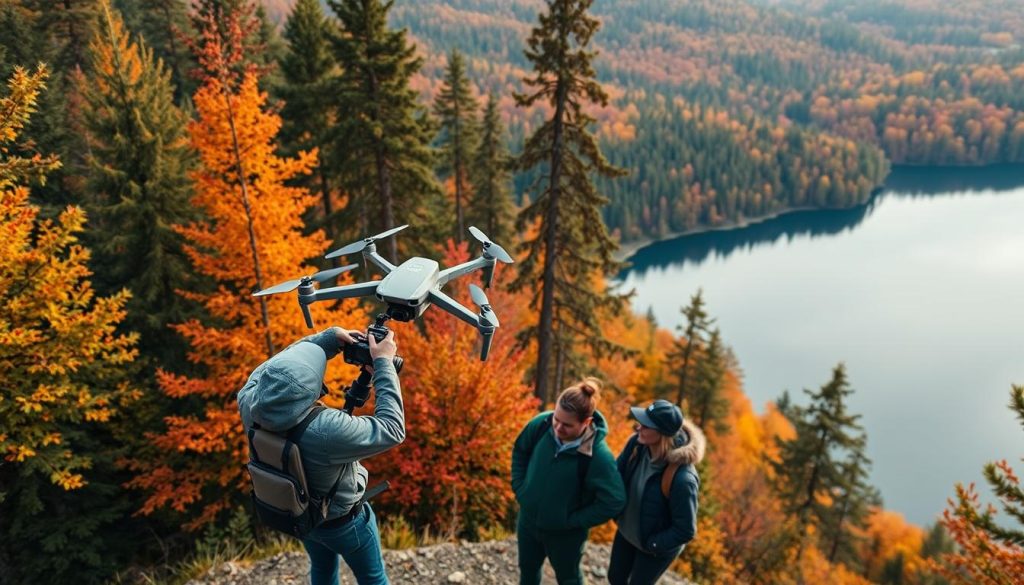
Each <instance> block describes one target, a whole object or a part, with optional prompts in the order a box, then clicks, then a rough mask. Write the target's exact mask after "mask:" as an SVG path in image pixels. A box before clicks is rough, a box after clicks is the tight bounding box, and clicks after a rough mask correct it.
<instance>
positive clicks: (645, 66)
mask: <svg viewBox="0 0 1024 585" xmlns="http://www.w3.org/2000/svg"><path fill="white" fill-rule="evenodd" d="M324 4H325V6H326V3H324ZM270 5H271V12H272V14H273V13H276V14H277V18H282V17H283V14H282V11H283V10H285V8H284V3H283V2H281V1H278V2H273V3H270ZM541 6H542V3H541V2H539V1H538V0H513V1H503V0H501V1H499V0H455V1H451V2H436V1H424V2H398V3H396V4H395V7H394V10H393V12H392V21H393V24H394V25H396V26H401V27H406V28H408V30H409V32H410V34H411V36H412V37H413V39H414V40H415V41H416V42H417V44H418V46H419V49H420V51H421V52H422V54H423V55H424V56H425V63H424V67H423V69H422V76H421V79H420V81H419V82H418V89H420V91H421V93H422V94H423V96H424V99H430V98H432V96H434V95H436V92H437V91H438V89H439V87H440V84H441V78H442V72H443V69H444V65H445V63H446V54H447V53H448V52H449V51H451V50H452V49H458V50H459V51H461V52H463V53H464V54H465V55H467V57H468V69H469V73H470V77H471V78H473V79H474V80H475V85H476V89H477V91H478V93H480V94H484V93H488V92H490V93H495V94H496V95H497V96H498V97H499V98H500V101H501V104H502V108H503V111H504V114H505V115H506V117H507V119H508V121H509V123H510V134H511V141H510V142H511V145H512V147H513V150H516V149H518V148H519V145H521V144H522V138H523V136H524V135H525V134H526V133H527V132H528V131H529V129H530V128H531V127H532V125H533V124H535V122H536V120H537V116H538V115H539V114H540V112H538V111H532V112H531V111H522V110H519V109H516V108H515V105H514V101H513V99H512V95H513V93H514V92H516V91H521V90H522V86H521V79H522V78H523V77H524V76H525V75H526V73H527V70H526V60H525V57H524V56H523V48H524V39H525V38H526V36H527V35H528V33H529V30H530V28H531V27H532V26H533V25H534V24H535V20H536V14H537V11H538V10H539V8H540V7H541ZM594 12H595V14H596V15H598V16H599V17H600V18H601V19H602V21H603V27H602V29H601V31H600V32H599V33H598V35H597V37H596V44H597V46H598V49H599V51H600V57H599V59H598V62H597V72H598V76H599V78H600V79H601V80H602V82H604V83H605V84H606V87H607V88H608V89H609V91H610V93H611V96H612V100H611V103H610V104H609V105H608V106H607V107H604V108H598V109H596V110H594V111H593V112H592V114H593V115H594V116H595V118H596V119H597V121H598V132H599V135H600V136H601V137H602V141H603V148H604V150H605V154H606V155H607V156H608V158H609V160H611V161H612V162H613V163H615V164H617V165H619V166H622V167H624V168H626V169H628V170H629V171H630V175H629V176H628V177H625V178H622V179H617V180H615V181H604V182H602V184H601V190H602V192H603V193H604V194H605V195H606V196H608V197H609V199H610V203H609V205H608V206H607V208H606V209H605V213H604V217H605V221H606V223H607V224H608V227H609V228H610V229H611V230H612V231H614V232H616V233H617V234H618V235H619V236H620V238H621V239H622V241H624V242H625V241H630V240H637V239H643V238H649V237H660V236H664V235H666V234H669V233H678V232H685V231H687V230H691V229H693V228H696V227H701V226H716V225H725V224H729V223H742V222H743V221H745V220H747V219H751V218H757V217H764V216H770V215H773V214H776V213H778V212H780V211H785V210H788V209H793V208H800V207H812V208H814V207H819V208H836V207H850V206H854V205H859V204H862V203H864V202H865V201H866V200H867V198H868V197H869V196H870V194H871V191H872V189H873V188H874V187H876V186H878V185H880V184H881V182H882V181H883V180H884V178H885V176H886V174H887V173H888V165H889V163H893V164H912V165H981V164H992V163H1006V162H1011V163H1012V162H1022V161H1024V97H1022V96H1024V64H1022V63H1024V51H1022V49H1021V48H1020V39H1022V38H1024V18H1022V16H1021V11H1020V10H1019V9H1015V8H1014V6H1013V3H1011V2H996V3H983V2H980V1H977V0H972V1H971V2H965V3H958V4H956V5H955V6H947V5H946V4H944V3H941V2H938V1H937V0H915V1H913V2H904V3H899V4H895V3H892V2H888V1H886V0H871V1H868V2H860V3H857V4H856V5H855V6H854V5H848V4H846V3H841V2H830V1H824V0H784V1H770V2H752V1H747V0H724V1H715V2H711V1H709V0H653V1H643V2H640V1H636V0H633V1H609V0H598V1H597V2H595V3H594ZM328 13H330V10H329V8H328ZM530 179H531V178H530V177H529V176H526V175H521V176H519V177H517V187H518V191H519V192H520V193H521V192H522V190H523V188H524V187H525V185H526V184H528V182H529V181H530Z"/></svg>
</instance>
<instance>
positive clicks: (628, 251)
mask: <svg viewBox="0 0 1024 585" xmlns="http://www.w3.org/2000/svg"><path fill="white" fill-rule="evenodd" d="M881 191H882V188H881V187H876V188H875V190H874V191H872V192H871V196H870V197H868V199H867V201H865V202H864V203H861V204H859V205H854V206H852V207H812V206H803V207H791V208H789V209H784V210H782V211H776V212H775V213H770V214H768V215H762V216H760V217H754V218H744V219H740V220H738V221H729V222H725V223H723V224H721V225H715V226H701V227H696V228H693V229H691V230H684V231H681V232H669V233H667V234H665V235H664V236H662V237H660V238H651V237H647V238H640V239H639V240H632V241H630V242H627V243H625V244H619V249H618V250H616V252H615V254H614V258H615V260H617V261H619V262H626V261H628V260H629V259H630V258H632V257H633V256H635V255H636V253H637V252H639V251H640V250H642V249H644V248H646V247H647V246H650V245H651V244H657V243H658V242H665V241H668V240H674V239H676V238H681V237H683V236H696V235H698V234H706V233H709V232H723V231H729V230H736V229H743V228H745V227H750V226H752V225H757V224H759V223H764V222H766V221H770V220H773V219H778V218H780V217H782V216H784V215H788V214H790V213H797V212H800V211H829V210H838V209H856V208H858V207H861V206H863V205H867V204H868V203H870V202H871V200H872V199H874V198H875V196H876V195H877V194H878V193H880V192H881Z"/></svg>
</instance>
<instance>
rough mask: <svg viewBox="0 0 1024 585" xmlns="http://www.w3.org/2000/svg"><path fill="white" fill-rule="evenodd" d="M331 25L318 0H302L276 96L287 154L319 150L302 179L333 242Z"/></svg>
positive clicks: (287, 31)
mask: <svg viewBox="0 0 1024 585" xmlns="http://www.w3.org/2000/svg"><path fill="white" fill-rule="evenodd" d="M329 35H330V24H329V22H328V20H327V18H326V17H325V16H324V12H323V9H322V8H321V7H320V2H319V1H318V0H299V1H298V2H297V3H296V4H295V8H294V9H293V10H292V13H291V15H290V16H289V17H288V20H287V21H286V22H285V25H284V38H285V40H286V41H287V43H288V52H287V53H286V54H285V56H284V59H283V60H282V61H281V76H282V79H283V82H282V85H281V86H280V87H278V88H277V94H278V95H279V96H280V97H281V98H282V99H283V100H284V106H283V108H282V109H281V118H282V120H283V126H282V127H281V134H280V139H281V143H282V146H283V150H284V151H285V154H288V155H294V154H296V153H298V152H300V151H303V150H307V151H311V150H313V149H314V148H316V149H317V169H316V171H315V173H314V175H312V176H311V177H308V178H305V179H304V181H303V182H304V183H305V184H304V186H305V187H307V188H308V189H309V190H310V191H312V192H316V193H319V195H320V200H321V203H322V205H323V220H322V221H318V222H314V223H316V224H319V225H322V226H323V227H324V230H325V232H326V233H327V237H328V239H329V240H331V241H332V242H333V241H334V230H333V225H332V223H333V220H334V218H333V215H334V206H333V204H332V201H331V190H332V186H331V179H330V177H329V173H328V168H327V166H328V165H327V164H326V161H327V160H328V158H329V157H328V155H327V152H328V149H329V147H330V144H329V135H328V129H329V127H330V123H331V120H332V118H333V117H334V116H336V114H335V113H334V111H333V110H332V109H331V108H328V107H327V106H326V104H327V103H329V101H330V100H329V98H328V96H329V94H328V82H329V80H330V78H331V76H332V75H333V74H334V72H335V69H336V67H337V66H336V65H335V62H334V56H333V55H332V54H331V46H330V41H329Z"/></svg>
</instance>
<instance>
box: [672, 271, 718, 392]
mask: <svg viewBox="0 0 1024 585" xmlns="http://www.w3.org/2000/svg"><path fill="white" fill-rule="evenodd" d="M681 311H682V313H683V316H684V317H686V326H685V327H683V326H681V325H678V326H676V329H678V330H680V331H681V332H682V334H683V336H682V338H681V339H678V340H676V341H675V342H674V343H673V349H672V352H671V353H669V355H668V356H667V357H668V363H669V367H671V368H672V369H674V370H675V371H676V375H677V377H678V378H679V385H678V386H677V388H676V404H678V405H679V406H683V401H684V400H685V399H686V393H687V391H689V390H690V388H689V387H688V384H689V383H690V377H691V375H692V370H693V369H694V364H695V362H696V359H697V354H698V353H700V352H701V351H702V348H703V346H704V345H705V343H706V342H705V339H704V336H705V335H707V333H708V332H709V331H710V329H711V325H712V324H714V322H715V320H714V319H710V318H708V313H707V311H706V310H705V308H704V291H703V290H702V289H697V293H696V294H694V295H693V296H692V297H690V304H689V305H687V306H685V307H683V308H682V309H681Z"/></svg>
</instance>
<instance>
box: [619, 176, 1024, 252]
mask: <svg viewBox="0 0 1024 585" xmlns="http://www.w3.org/2000/svg"><path fill="white" fill-rule="evenodd" d="M1020 168H1024V165H1022V164H1021V163H992V164H984V165H969V166H956V165H907V164H900V165H891V167H890V172H889V174H888V175H887V176H886V178H885V181H884V182H883V183H882V184H881V185H877V186H875V187H874V188H873V189H872V190H871V194H870V195H869V196H868V198H867V199H866V200H865V201H864V202H863V203H860V204H858V205H852V206H850V207H814V206H808V205H805V206H801V207H791V208H788V209H784V210H780V211H776V212H775V213H770V214H768V215H763V216H760V217H755V218H744V219H741V220H738V221H729V222H725V223H723V224H721V225H716V226H699V227H695V228H693V229H689V230H682V231H678V232H669V233H667V234H665V235H664V236H661V237H657V238H655V237H650V236H648V237H643V238H640V239H638V240H633V241H630V242H627V243H625V244H621V243H620V244H619V249H618V250H617V251H616V252H615V254H613V258H615V260H616V261H619V262H625V261H628V260H629V259H630V258H632V257H633V256H634V255H636V253H637V252H639V251H640V250H642V249H644V248H646V247H647V246H650V245H651V244H657V243H658V242H664V241H667V240H674V239H676V238H681V237H683V236H695V235H698V234H704V233H708V232H716V231H727V230H735V229H743V228H745V227H750V226H752V225H756V224H759V223H764V222H766V221H769V220H773V219H778V218H780V217H782V216H784V215H787V214H790V213H798V212H801V211H835V210H843V209H857V208H858V207H863V206H865V205H868V204H870V203H871V201H872V200H873V199H874V198H875V197H877V196H878V195H879V194H880V193H882V192H883V191H885V189H886V187H887V185H886V182H887V181H888V180H889V179H890V178H892V175H893V173H894V172H895V171H905V172H910V173H920V172H922V171H928V172H939V173H941V172H958V173H975V174H976V173H979V172H984V171H989V170H996V171H998V170H1006V169H1020Z"/></svg>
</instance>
